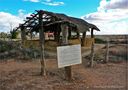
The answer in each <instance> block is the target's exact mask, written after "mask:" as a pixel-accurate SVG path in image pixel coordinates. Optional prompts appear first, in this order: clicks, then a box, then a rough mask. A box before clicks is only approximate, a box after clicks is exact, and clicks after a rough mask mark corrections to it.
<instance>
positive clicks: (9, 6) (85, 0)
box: [0, 0, 100, 17]
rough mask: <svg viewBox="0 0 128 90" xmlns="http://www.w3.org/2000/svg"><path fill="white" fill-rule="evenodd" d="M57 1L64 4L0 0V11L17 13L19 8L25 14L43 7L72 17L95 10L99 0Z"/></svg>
mask: <svg viewBox="0 0 128 90" xmlns="http://www.w3.org/2000/svg"><path fill="white" fill-rule="evenodd" d="M43 1H45V0H42V2H43ZM56 2H57V0H56ZM58 2H64V4H63V5H57V6H52V5H45V4H43V3H41V2H32V1H24V0H0V11H4V12H9V13H11V14H14V15H17V14H18V10H19V9H22V10H25V13H26V14H27V13H30V12H34V10H39V9H44V10H48V11H53V12H58V13H65V14H67V15H71V16H74V17H81V16H82V15H85V14H88V13H90V12H95V11H96V10H97V7H98V5H99V2H100V0H73V1H72V0H58Z"/></svg>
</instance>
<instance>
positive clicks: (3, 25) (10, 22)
mask: <svg viewBox="0 0 128 90" xmlns="http://www.w3.org/2000/svg"><path fill="white" fill-rule="evenodd" d="M24 12H25V11H24V10H22V9H20V10H19V11H18V13H19V14H18V16H15V15H12V14H10V13H7V12H0V17H1V18H0V32H10V30H11V28H14V27H17V26H18V25H19V24H20V23H23V20H24V19H25V17H26V16H28V15H29V14H24Z"/></svg>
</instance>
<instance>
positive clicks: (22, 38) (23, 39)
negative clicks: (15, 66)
mask: <svg viewBox="0 0 128 90" xmlns="http://www.w3.org/2000/svg"><path fill="white" fill-rule="evenodd" d="M25 40H26V33H25V30H24V26H23V25H21V43H22V47H24V44H25Z"/></svg>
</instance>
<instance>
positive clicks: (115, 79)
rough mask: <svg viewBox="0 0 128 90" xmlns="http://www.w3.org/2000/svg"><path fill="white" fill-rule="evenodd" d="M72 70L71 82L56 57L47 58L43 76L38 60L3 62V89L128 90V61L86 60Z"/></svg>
mask: <svg viewBox="0 0 128 90" xmlns="http://www.w3.org/2000/svg"><path fill="white" fill-rule="evenodd" d="M72 70H73V81H71V82H68V81H66V80H65V78H64V69H57V63H56V60H47V77H43V76H40V75H39V72H40V63H39V61H38V60H37V61H33V62H16V61H13V60H11V61H8V62H7V63H0V90H96V89H97V90H99V88H101V89H100V90H113V89H116V88H119V89H118V90H126V88H125V86H126V63H125V62H122V63H116V64H114V63H108V64H97V65H96V66H95V67H94V68H88V67H86V66H85V65H84V63H83V64H81V65H75V66H73V67H72ZM92 88H93V89H92ZM94 88H95V89H94Z"/></svg>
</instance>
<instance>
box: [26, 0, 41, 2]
mask: <svg viewBox="0 0 128 90" xmlns="http://www.w3.org/2000/svg"><path fill="white" fill-rule="evenodd" d="M24 1H30V2H39V0H24Z"/></svg>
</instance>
